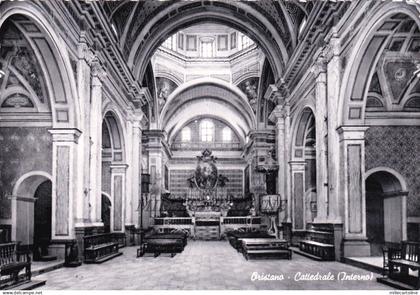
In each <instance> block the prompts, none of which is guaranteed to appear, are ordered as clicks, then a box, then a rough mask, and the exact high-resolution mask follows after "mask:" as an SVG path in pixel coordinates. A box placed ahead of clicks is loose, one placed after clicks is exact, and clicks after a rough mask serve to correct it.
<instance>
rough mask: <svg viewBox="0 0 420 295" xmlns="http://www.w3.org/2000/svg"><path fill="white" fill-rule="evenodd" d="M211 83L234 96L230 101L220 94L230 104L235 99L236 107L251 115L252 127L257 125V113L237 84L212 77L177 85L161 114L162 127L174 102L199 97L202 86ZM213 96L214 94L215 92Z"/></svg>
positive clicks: (160, 124)
mask: <svg viewBox="0 0 420 295" xmlns="http://www.w3.org/2000/svg"><path fill="white" fill-rule="evenodd" d="M209 85H210V86H213V87H214V90H216V91H218V90H220V91H225V93H224V95H229V94H230V96H232V97H231V98H232V99H231V100H232V101H230V100H229V99H228V98H227V97H222V95H219V96H220V97H219V99H222V100H225V101H227V102H228V103H230V104H232V102H233V100H235V101H236V102H237V103H236V104H235V107H236V108H238V110H239V111H240V112H243V114H246V115H247V117H249V121H250V122H251V126H252V128H255V127H256V124H257V122H256V118H255V114H254V111H253V109H252V107H251V105H250V104H249V101H248V99H247V97H246V96H245V94H244V93H243V92H242V91H241V90H240V89H239V88H238V87H237V86H234V85H231V84H229V83H228V82H226V81H223V80H220V79H217V78H210V77H207V78H199V79H194V80H192V81H189V82H187V83H184V84H182V85H181V86H180V87H177V88H176V89H175V90H174V91H173V92H172V93H171V94H170V95H169V96H168V98H167V100H166V103H165V106H164V107H163V109H162V111H161V113H160V116H159V126H160V127H162V124H163V123H164V119H165V116H166V114H167V113H168V112H169V110H173V109H174V106H173V105H172V104H173V102H177V100H180V102H181V104H182V103H183V102H185V101H188V100H191V99H194V98H196V97H197V94H198V93H199V92H200V90H201V88H204V87H207V86H209ZM193 91H194V92H193ZM207 92H208V91H207ZM202 93H206V91H205V90H203V91H202ZM202 93H201V94H199V96H202ZM184 96H185V97H184ZM212 96H214V94H213V95H212ZM207 97H208V96H207Z"/></svg>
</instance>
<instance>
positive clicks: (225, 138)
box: [222, 127, 232, 142]
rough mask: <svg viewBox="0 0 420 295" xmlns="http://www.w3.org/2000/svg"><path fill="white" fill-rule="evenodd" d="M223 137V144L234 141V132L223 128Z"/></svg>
mask: <svg viewBox="0 0 420 295" xmlns="http://www.w3.org/2000/svg"><path fill="white" fill-rule="evenodd" d="M222 137H223V142H230V141H232V130H231V129H230V128H229V127H225V128H223V131H222Z"/></svg>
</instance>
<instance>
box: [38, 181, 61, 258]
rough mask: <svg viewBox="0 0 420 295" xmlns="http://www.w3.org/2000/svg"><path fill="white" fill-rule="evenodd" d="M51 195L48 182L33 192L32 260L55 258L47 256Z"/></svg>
mask: <svg viewBox="0 0 420 295" xmlns="http://www.w3.org/2000/svg"><path fill="white" fill-rule="evenodd" d="M51 193H52V183H51V181H50V180H47V181H44V182H43V183H41V184H40V185H39V186H38V188H37V189H36V191H35V195H34V198H35V204H34V239H33V245H34V247H33V259H34V260H35V261H36V260H41V261H47V260H55V259H56V258H57V257H55V256H49V255H48V246H49V245H50V243H51V216H52V215H51V214H52V211H51V207H52V201H51Z"/></svg>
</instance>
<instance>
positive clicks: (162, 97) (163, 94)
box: [158, 81, 169, 108]
mask: <svg viewBox="0 0 420 295" xmlns="http://www.w3.org/2000/svg"><path fill="white" fill-rule="evenodd" d="M168 96H169V85H168V84H167V83H166V81H163V83H162V87H161V88H160V90H159V94H158V103H159V107H160V108H162V107H163V105H164V104H165V103H166V99H167V98H168Z"/></svg>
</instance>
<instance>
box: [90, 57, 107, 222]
mask: <svg viewBox="0 0 420 295" xmlns="http://www.w3.org/2000/svg"><path fill="white" fill-rule="evenodd" d="M105 77H106V73H105V71H104V69H103V68H102V66H101V64H100V63H99V62H98V61H95V62H93V63H92V88H91V89H92V90H91V99H90V158H89V159H90V160H89V162H90V177H89V179H90V186H89V189H90V190H89V204H90V221H91V223H93V224H94V225H98V226H102V225H103V223H102V220H101V203H102V188H101V187H102V183H101V182H102V180H101V179H102V171H101V170H102V82H103V79H104V78H105Z"/></svg>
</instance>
